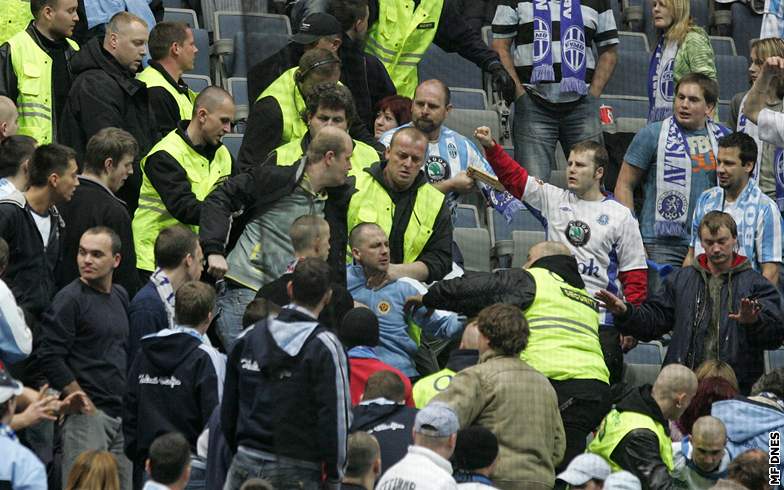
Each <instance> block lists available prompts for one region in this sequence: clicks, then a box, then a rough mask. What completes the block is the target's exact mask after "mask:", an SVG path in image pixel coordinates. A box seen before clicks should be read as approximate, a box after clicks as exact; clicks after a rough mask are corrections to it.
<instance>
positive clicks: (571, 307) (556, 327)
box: [520, 267, 610, 383]
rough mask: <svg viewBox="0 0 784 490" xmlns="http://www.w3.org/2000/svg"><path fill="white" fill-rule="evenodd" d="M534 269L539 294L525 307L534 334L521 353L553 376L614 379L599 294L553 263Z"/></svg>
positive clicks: (534, 364)
mask: <svg viewBox="0 0 784 490" xmlns="http://www.w3.org/2000/svg"><path fill="white" fill-rule="evenodd" d="M528 272H529V273H530V274H531V275H532V276H533V278H534V281H535V282H536V296H535V297H534V302H533V303H532V304H531V306H529V307H528V309H526V310H525V318H526V320H528V326H529V328H530V330H531V336H530V338H529V339H528V346H527V347H526V348H525V350H524V351H523V352H522V354H521V355H520V357H521V358H522V359H523V360H524V361H525V362H527V363H528V364H530V365H531V367H533V368H534V369H536V370H537V371H539V372H540V373H542V374H544V375H545V376H547V377H548V378H550V379H555V380H565V379H596V380H599V381H602V382H604V383H609V378H610V373H609V371H608V370H607V365H606V364H605V362H604V355H603V354H602V346H601V344H600V342H599V310H598V307H597V303H596V300H595V299H593V297H591V296H590V295H589V294H588V292H587V291H586V290H585V289H579V288H576V287H574V286H571V285H569V284H568V283H567V282H566V281H564V280H563V279H562V278H561V277H560V276H559V275H558V274H556V273H554V272H551V271H549V270H547V269H542V268H539V267H534V268H531V269H528Z"/></svg>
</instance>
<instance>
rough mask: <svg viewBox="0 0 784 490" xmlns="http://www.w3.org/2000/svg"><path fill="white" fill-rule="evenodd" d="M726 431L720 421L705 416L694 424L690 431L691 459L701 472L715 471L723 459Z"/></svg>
mask: <svg viewBox="0 0 784 490" xmlns="http://www.w3.org/2000/svg"><path fill="white" fill-rule="evenodd" d="M726 443H727V429H725V427H724V424H723V423H722V422H721V420H719V419H717V418H716V417H711V416H710V415H707V416H705V417H700V418H698V419H697V421H696V422H694V426H693V427H692V430H691V445H692V452H691V459H692V461H694V464H696V465H697V467H698V468H700V469H701V470H702V471H705V472H707V473H710V472H712V471H715V470H716V469H717V468H718V467H719V465H720V464H721V460H722V458H724V445H725V444H726Z"/></svg>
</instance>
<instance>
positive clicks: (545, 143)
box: [513, 92, 602, 182]
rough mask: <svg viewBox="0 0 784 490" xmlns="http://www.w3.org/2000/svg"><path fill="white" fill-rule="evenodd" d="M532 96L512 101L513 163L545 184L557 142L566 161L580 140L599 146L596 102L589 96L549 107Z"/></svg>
mask: <svg viewBox="0 0 784 490" xmlns="http://www.w3.org/2000/svg"><path fill="white" fill-rule="evenodd" d="M534 97H535V96H531V95H530V94H528V93H527V92H526V93H525V94H523V95H522V96H520V97H519V98H518V99H517V100H516V101H515V114H514V131H513V135H514V147H515V160H517V162H518V163H519V164H520V165H522V166H523V167H525V168H526V170H528V173H530V174H531V175H532V176H534V177H539V178H540V179H542V180H544V181H545V182H548V181H549V180H550V172H551V171H552V170H553V169H555V145H556V143H558V141H560V142H561V148H563V150H564V155H565V156H566V158H567V159H568V158H569V151H570V149H571V148H572V146H574V145H575V144H576V143H579V142H580V141H584V140H593V141H596V142H598V143H602V127H601V124H600V123H599V105H600V103H599V99H598V98H596V97H593V96H591V95H587V96H585V97H583V98H582V99H580V100H578V101H575V102H572V103H568V104H549V103H547V102H543V101H542V99H534Z"/></svg>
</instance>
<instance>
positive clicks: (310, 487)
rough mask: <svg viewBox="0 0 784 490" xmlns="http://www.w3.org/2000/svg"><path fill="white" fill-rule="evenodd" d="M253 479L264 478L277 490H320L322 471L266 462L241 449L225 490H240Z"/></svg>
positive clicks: (235, 459) (234, 461)
mask: <svg viewBox="0 0 784 490" xmlns="http://www.w3.org/2000/svg"><path fill="white" fill-rule="evenodd" d="M251 478H263V479H265V480H267V481H268V482H270V483H271V484H272V486H273V487H274V488H275V489H276V490H319V489H320V488H321V471H319V470H316V469H308V468H303V467H301V466H295V465H293V464H291V463H288V462H284V461H266V460H263V459H259V458H256V457H254V456H253V455H250V454H247V453H245V452H243V451H242V449H240V450H239V451H237V454H236V455H235V456H234V459H232V461H231V467H230V468H229V474H228V475H227V476H226V484H225V485H224V486H223V490H239V488H240V487H241V486H242V484H243V483H245V482H246V481H247V480H250V479H251Z"/></svg>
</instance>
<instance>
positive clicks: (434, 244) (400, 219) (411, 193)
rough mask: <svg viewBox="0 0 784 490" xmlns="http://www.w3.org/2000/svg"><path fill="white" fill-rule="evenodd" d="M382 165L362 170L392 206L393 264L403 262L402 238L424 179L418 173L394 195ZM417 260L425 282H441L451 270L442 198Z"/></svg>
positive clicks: (449, 239) (447, 218)
mask: <svg viewBox="0 0 784 490" xmlns="http://www.w3.org/2000/svg"><path fill="white" fill-rule="evenodd" d="M385 165H386V162H376V163H374V164H373V165H371V166H370V167H368V168H366V169H364V170H363V171H364V172H368V173H369V174H370V175H372V176H373V178H374V179H376V182H378V183H379V184H380V185H381V187H383V188H384V189H385V190H386V191H387V194H389V197H391V198H392V202H393V203H394V204H395V215H394V216H393V217H392V230H391V231H390V233H389V258H390V261H391V263H393V264H402V263H403V250H404V248H403V236H404V234H405V232H406V227H408V222H409V221H410V220H411V215H412V214H413V211H414V202H415V201H416V196H417V191H418V190H419V188H420V187H421V186H423V185H425V184H427V177H425V174H424V173H422V172H419V174H417V177H416V180H414V183H413V184H412V185H411V187H409V188H408V189H406V190H405V191H401V192H397V191H395V190H393V189H391V188H390V187H389V186H387V184H386V183H385V181H384V166H385ZM416 260H417V261H421V262H424V264H425V265H427V269H428V278H427V281H426V282H432V281H438V280H441V279H442V278H443V277H444V276H445V275H447V274H448V273H449V271H451V270H452V216H451V213H450V211H449V206H448V205H447V202H446V199H444V202H443V204H442V205H441V209H440V210H439V212H438V217H437V218H436V222H435V224H434V225H433V234H432V235H430V239H428V241H427V243H426V244H425V248H423V249H422V253H420V254H419V257H417V259H416Z"/></svg>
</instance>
